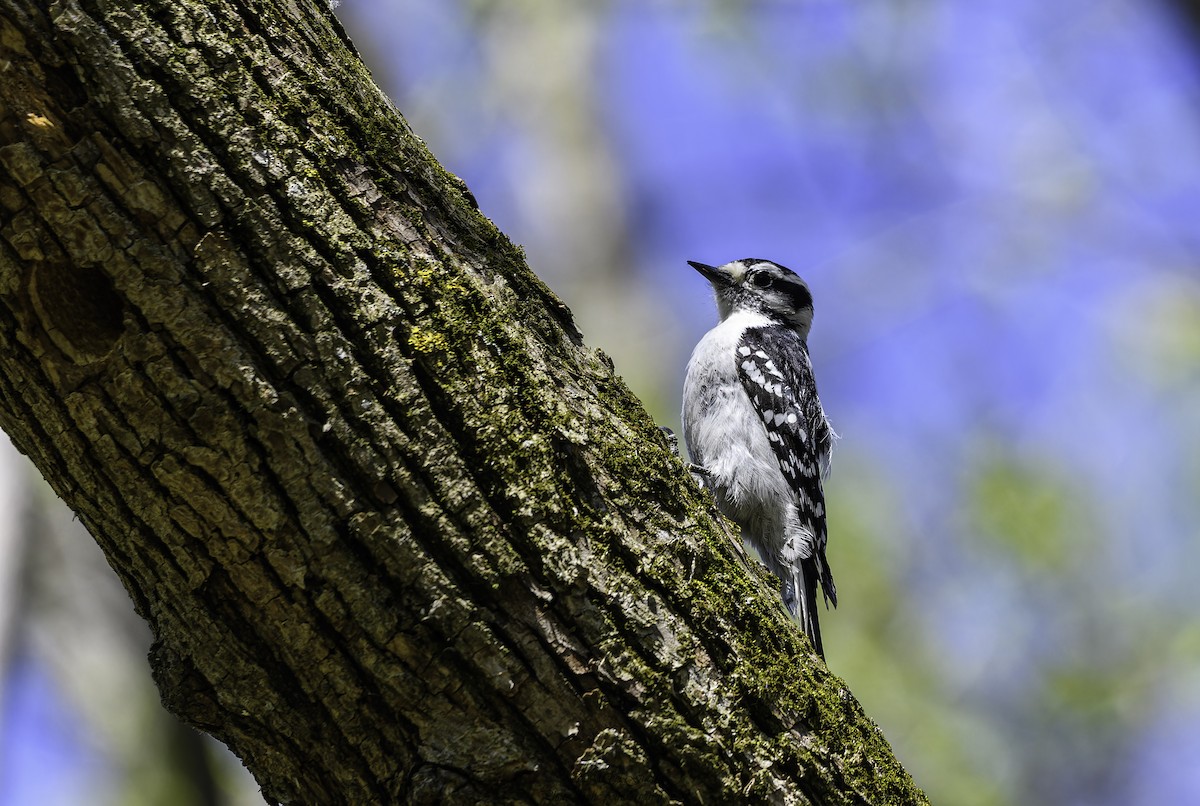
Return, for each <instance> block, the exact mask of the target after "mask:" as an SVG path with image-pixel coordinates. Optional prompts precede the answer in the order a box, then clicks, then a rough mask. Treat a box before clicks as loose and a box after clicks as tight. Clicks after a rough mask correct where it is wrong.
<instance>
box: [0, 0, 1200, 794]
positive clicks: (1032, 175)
mask: <svg viewBox="0 0 1200 806" xmlns="http://www.w3.org/2000/svg"><path fill="white" fill-rule="evenodd" d="M582 5H583V4H572V3H545V4H541V5H538V4H507V5H506V4H500V3H489V2H470V3H468V2H448V1H447V0H403V1H398V0H346V2H345V3H343V4H342V5H341V6H339V7H338V9H337V13H338V15H339V16H340V17H341V18H342V19H343V20H344V22H345V23H346V25H347V27H348V29H349V31H350V34H351V36H352V38H353V39H354V41H355V43H356V45H357V46H358V47H359V48H360V50H361V52H362V53H363V55H364V57H365V58H366V60H367V62H368V64H369V65H371V67H372V69H373V71H374V73H375V75H376V78H377V79H378V80H379V82H380V83H381V84H382V85H383V86H384V88H385V90H386V91H387V92H388V93H389V94H390V95H391V96H392V97H393V98H394V99H395V101H396V104H397V106H398V107H399V108H400V109H401V110H402V111H403V112H404V113H405V115H406V117H407V118H408V120H409V122H410V123H411V124H412V126H413V128H414V129H415V130H416V131H417V132H418V133H419V134H421V135H422V136H423V137H425V138H426V140H427V141H428V142H429V144H430V147H431V148H432V150H433V151H434V153H435V154H436V155H437V156H438V157H439V158H440V159H441V160H442V161H443V163H444V164H445V165H446V166H447V167H448V168H449V169H450V170H452V171H454V172H455V173H457V174H459V175H460V176H462V177H463V178H464V179H465V180H466V182H467V183H468V185H469V186H470V187H471V189H472V191H473V192H474V194H475V196H476V197H477V198H478V200H479V202H480V206H481V208H482V210H483V211H484V212H485V213H486V214H487V215H488V216H490V217H491V218H492V219H493V220H495V221H496V222H497V224H498V225H499V226H500V227H501V228H502V229H503V230H504V231H505V232H507V233H508V234H509V236H510V237H512V238H513V240H515V241H517V242H519V243H522V244H523V245H524V246H525V248H526V250H527V253H528V255H529V259H530V264H531V266H532V267H533V269H534V270H535V271H536V272H538V273H539V274H540V275H541V276H542V277H543V278H545V279H546V280H547V282H548V283H549V284H550V285H551V286H552V287H553V288H554V289H555V290H556V291H558V293H559V294H560V295H561V296H562V297H563V298H564V299H565V301H566V302H567V303H568V304H569V305H570V306H571V307H572V309H573V310H574V311H575V312H576V315H577V317H578V319H579V320H580V322H581V323H582V324H583V327H584V330H585V334H586V337H587V340H588V342H589V343H590V344H591V345H592V346H597V347H601V348H603V349H605V350H606V351H607V352H609V353H610V354H611V355H613V356H614V359H615V361H616V366H617V369H618V370H619V371H620V372H622V374H624V375H625V377H626V379H627V381H628V382H629V384H630V386H631V387H632V388H633V390H634V391H635V392H636V393H637V394H638V395H639V396H641V397H642V398H643V399H644V400H645V401H646V402H647V405H648V407H649V408H650V409H651V411H652V413H653V414H654V416H655V417H656V418H657V419H658V420H659V421H660V422H662V423H664V424H668V425H677V422H678V414H677V409H678V405H677V401H678V397H679V391H680V387H681V384H682V372H683V366H684V364H685V362H686V359H687V354H688V350H689V349H690V345H691V344H692V343H694V342H695V340H696V339H698V338H699V336H700V335H701V333H702V332H703V331H704V330H705V329H707V328H708V327H709V326H710V325H711V323H712V321H713V311H712V305H711V301H710V299H709V295H708V292H707V290H706V288H705V286H704V283H703V282H702V281H701V280H700V278H698V277H697V276H695V275H694V274H693V273H692V272H690V270H689V269H688V268H687V266H686V264H685V262H684V261H685V260H687V259H695V260H702V261H706V262H711V263H719V262H724V261H727V260H731V259H734V258H739V257H767V258H771V259H774V260H777V261H779V262H781V263H784V264H786V265H788V266H791V267H792V268H794V269H796V270H797V271H798V272H800V273H801V274H802V275H804V276H805V277H806V279H808V281H809V283H810V285H811V286H812V288H813V291H814V295H815V297H816V309H817V318H816V323H815V326H814V331H813V335H812V338H811V340H810V344H811V349H812V353H813V356H814V361H815V363H816V366H817V371H818V378H819V381H820V383H821V388H822V398H823V400H824V401H825V406H826V409H827V410H828V411H829V413H830V415H831V417H832V419H833V421H834V424H835V426H836V427H837V428H838V430H839V431H840V432H841V433H842V436H843V439H842V441H841V443H840V445H839V448H838V452H837V454H836V456H835V466H834V473H833V476H832V478H831V480H830V481H829V483H828V485H827V486H828V488H829V495H830V507H831V516H830V517H831V545H830V557H831V563H832V564H833V568H834V570H835V572H836V573H837V574H838V586H839V592H840V593H841V595H842V597H841V598H842V602H843V605H842V607H841V609H839V610H838V611H836V612H833V613H830V614H829V615H827V616H826V617H825V619H824V623H825V625H826V626H825V633H826V640H827V653H828V656H829V663H830V666H831V668H832V669H833V670H834V671H835V672H836V673H838V674H839V675H841V676H842V677H844V679H845V680H846V681H847V683H848V684H849V686H850V688H851V689H852V690H853V691H854V693H855V694H856V696H858V697H859V699H860V700H862V702H863V703H864V705H865V706H866V708H867V710H868V712H869V713H870V714H871V715H872V716H873V717H874V718H875V719H876V720H877V721H878V722H879V723H880V725H881V727H882V728H883V730H884V732H885V734H886V735H887V736H888V738H889V739H890V740H891V742H892V744H893V746H894V748H895V750H896V752H897V754H898V756H899V757H900V758H901V760H902V761H903V762H904V763H905V764H906V766H907V767H908V768H909V770H910V771H911V772H912V773H913V775H914V777H915V778H916V780H917V782H918V784H919V785H921V786H922V787H923V788H925V789H926V791H927V792H928V794H929V795H930V797H931V799H932V800H933V802H935V803H944V804H951V803H953V804H967V805H968V806H971V805H978V806H985V805H989V806H990V805H991V804H1019V803H1056V804H1081V805H1082V804H1152V803H1153V804H1159V803H1180V804H1182V803H1194V802H1200V772H1197V771H1198V770H1200V619H1198V617H1197V614H1198V612H1200V611H1198V606H1200V591H1198V588H1197V586H1196V584H1195V583H1194V581H1193V579H1194V577H1195V576H1196V573H1197V570H1198V569H1200V562H1198V560H1200V557H1198V556H1197V541H1196V532H1197V524H1200V503H1198V500H1200V499H1198V496H1197V492H1198V490H1200V458H1198V457H1200V228H1198V226H1197V222H1200V106H1198V104H1197V102H1198V101H1200V82H1198V74H1197V65H1198V64H1200V60H1198V59H1197V58H1196V53H1197V51H1196V45H1195V44H1194V42H1193V41H1192V40H1191V39H1190V38H1189V35H1188V34H1189V33H1190V32H1189V31H1188V30H1187V29H1186V28H1184V27H1183V26H1182V25H1181V24H1180V21H1179V19H1178V18H1176V17H1175V16H1173V13H1172V11H1171V9H1170V7H1169V6H1168V5H1167V4H1166V3H1165V2H1163V3H1155V2H1133V1H1132V0H1130V1H1128V2H1121V1H1116V0H1092V1H1091V2H1084V0H1059V2H1056V3H1046V2H1042V1H1040V0H979V2H975V3H971V4H963V3H951V2H947V1H946V0H923V1H917V0H913V1H911V2H893V3H862V4H850V3H844V2H832V1H826V0H810V1H809V2H799V1H797V2H782V1H779V2H759V3H749V4H735V3H721V2H710V3H697V4H682V3H668V2H659V3H648V4H642V3H632V2H610V3H605V4H594V7H592V8H586V9H585V8H582V7H580V6H582ZM36 679H37V678H36V675H34V676H31V675H30V674H28V673H26V672H25V671H22V674H20V675H16V676H15V677H14V678H13V679H11V680H10V681H9V684H8V686H9V694H8V697H7V699H6V702H7V703H8V704H7V705H6V715H7V718H6V720H5V723H4V724H5V726H6V728H5V736H4V737H3V741H4V742H5V744H4V747H5V748H7V749H6V750H5V755H6V758H11V757H12V749H11V748H12V747H14V746H15V744H14V743H16V744H19V743H22V742H26V741H28V742H33V741H35V737H33V735H32V734H24V733H21V731H23V730H30V729H31V728H30V725H29V720H23V719H22V718H21V714H22V713H25V711H23V710H22V708H23V707H24V708H25V710H26V711H27V710H28V708H27V707H25V706H21V707H18V706H17V705H14V703H21V702H25V701H26V699H27V698H32V697H33V695H34V694H36V693H37V692H39V691H43V690H44V689H45V686H42V685H41V684H38V683H37V682H36ZM23 686H24V687H26V688H21V687H23ZM14 687H16V688H14ZM14 692H16V693H14ZM38 736H40V737H42V738H41V739H39V741H50V740H51V739H53V736H47V734H45V733H44V732H43V733H41V734H38ZM80 752H81V753H83V754H84V755H83V756H81V757H86V758H91V756H90V755H88V751H86V750H83V749H81V750H80ZM6 765H10V762H7V761H6ZM10 768H11V767H10V766H6V767H5V771H6V773H7V771H8V769H10ZM19 778H20V776H16V778H13V777H10V776H9V775H7V774H6V775H5V776H4V778H3V779H0V804H13V803H22V802H33V801H29V800H24V801H23V800H22V799H21V797H20V796H17V795H14V794H13V793H14V792H17V791H22V790H17V789H14V788H13V787H14V784H12V783H10V782H11V781H13V780H17V779H19ZM14 798H15V799H14ZM38 802H48V801H38ZM59 802H64V801H59Z"/></svg>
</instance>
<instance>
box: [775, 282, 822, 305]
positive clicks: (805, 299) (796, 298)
mask: <svg viewBox="0 0 1200 806" xmlns="http://www.w3.org/2000/svg"><path fill="white" fill-rule="evenodd" d="M775 288H776V289H777V290H778V291H780V293H783V294H786V295H787V296H788V298H789V299H790V300H791V302H792V305H793V307H794V308H795V310H797V311H801V310H804V309H805V308H811V307H812V304H813V298H812V292H810V291H809V290H808V289H807V288H806V287H805V286H804V284H803V283H802V282H800V278H798V277H797V278H796V279H794V280H793V279H792V278H791V277H786V278H783V279H780V280H776V281H775Z"/></svg>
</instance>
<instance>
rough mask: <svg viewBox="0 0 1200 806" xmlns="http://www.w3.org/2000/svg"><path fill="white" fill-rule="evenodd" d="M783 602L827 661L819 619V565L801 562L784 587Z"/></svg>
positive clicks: (806, 561) (822, 657) (808, 561)
mask: <svg viewBox="0 0 1200 806" xmlns="http://www.w3.org/2000/svg"><path fill="white" fill-rule="evenodd" d="M783 601H784V603H785V604H787V608H788V610H790V611H791V613H792V616H793V617H794V618H795V619H796V621H797V622H798V623H799V624H800V627H801V628H802V629H803V630H804V632H805V634H806V635H808V640H809V641H812V645H813V649H815V650H817V654H818V655H820V656H821V660H824V659H825V648H824V647H823V646H822V645H821V622H820V621H819V620H818V618H817V564H816V562H814V561H813V560H811V559H809V560H801V561H800V568H799V570H798V571H796V570H793V571H792V578H791V580H790V581H789V582H788V584H787V585H785V586H784V592H783Z"/></svg>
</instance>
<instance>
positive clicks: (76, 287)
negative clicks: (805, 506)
mask: <svg viewBox="0 0 1200 806" xmlns="http://www.w3.org/2000/svg"><path fill="white" fill-rule="evenodd" d="M0 71H2V72H0V214H2V216H3V217H2V219H0V426H2V427H3V428H4V429H5V430H6V431H7V432H8V433H9V434H10V435H11V437H12V439H13V441H14V443H15V444H16V445H17V446H18V447H19V448H20V449H21V450H22V451H23V452H24V453H26V454H27V455H29V456H30V457H31V458H32V459H33V461H34V463H35V464H36V465H37V466H38V468H39V469H40V470H41V472H42V473H43V474H44V475H45V477H46V478H47V479H48V480H49V482H50V484H51V485H52V486H53V487H54V489H55V490H56V491H57V492H58V494H59V495H61V496H62V497H63V499H65V500H66V502H67V503H68V504H69V505H70V506H71V507H72V508H73V509H74V510H75V511H76V512H77V513H78V515H79V517H80V519H81V520H82V521H83V522H84V523H85V524H86V525H87V527H88V529H89V530H90V531H91V533H92V534H93V535H94V536H95V538H96V540H97V541H98V542H99V543H100V545H101V546H102V547H103V549H104V551H105V553H106V554H107V556H108V559H109V562H110V563H111V565H112V566H113V568H114V570H115V571H116V572H117V574H119V575H120V577H121V579H122V581H123V582H124V585H125V587H126V588H127V590H128V591H129V594H130V596H131V597H132V599H133V602H134V606H135V607H136V609H137V611H138V612H139V613H140V614H141V615H142V616H143V617H145V618H146V619H147V620H148V621H149V623H150V624H151V626H152V627H153V630H154V633H155V636H156V641H155V646H154V649H153V651H152V653H151V666H152V668H153V673H154V675H155V679H156V681H157V683H158V685H159V688H160V689H161V691H162V696H163V701H164V703H165V704H166V705H167V707H168V708H170V709H171V710H172V711H173V712H175V713H176V714H178V715H179V716H180V717H182V718H183V719H184V720H186V721H188V722H189V723H191V724H193V725H196V726H198V727H200V728H202V729H203V730H206V731H208V732H210V733H212V734H213V735H215V736H217V737H218V738H220V739H221V740H222V741H224V742H225V743H226V744H228V745H229V746H230V747H231V748H233V750H234V751H235V752H236V753H237V754H238V755H239V756H240V757H241V758H242V759H243V760H244V761H245V763H246V765H247V767H249V769H250V770H251V771H252V772H253V773H254V775H255V777H256V778H257V780H258V781H259V783H260V784H261V786H262V788H263V793H264V795H265V796H266V797H267V798H268V799H269V800H274V801H281V802H294V803H355V804H363V803H392V802H404V801H408V802H439V801H444V802H529V803H570V802H579V803H624V802H630V803H632V802H637V803H654V802H668V801H679V802H694V803H701V802H703V803H729V802H736V801H741V800H746V801H750V802H757V801H774V802H781V803H822V804H824V803H830V804H833V803H837V804H841V803H856V804H860V803H874V804H884V803H886V804H901V803H921V802H924V797H923V796H922V795H921V794H920V792H919V791H918V790H917V789H916V788H915V786H914V785H913V783H912V781H911V780H910V778H909V777H908V775H907V774H906V773H905V772H904V771H903V770H902V769H901V767H900V766H899V764H898V763H897V762H896V760H895V759H894V757H893V756H892V754H891V751H890V749H889V748H888V746H887V743H886V742H885V740H884V739H883V737H882V736H881V734H880V733H879V731H878V729H877V728H876V726H875V725H874V724H873V723H872V722H871V721H870V720H869V719H867V718H866V717H865V716H864V714H863V713H862V710H861V709H860V707H859V705H858V703H857V702H856V701H855V700H854V698H853V697H852V696H851V695H850V692H849V691H847V690H846V689H845V687H844V686H843V684H842V683H841V682H840V681H839V680H838V679H837V678H836V677H834V676H832V675H831V674H830V673H829V672H828V671H827V669H826V668H825V666H824V665H823V664H822V663H820V662H819V661H818V660H817V659H816V658H815V657H814V656H813V654H812V653H811V651H810V648H809V647H808V645H807V644H806V643H804V640H803V638H802V637H800V634H799V633H798V632H797V631H796V629H795V628H794V627H793V626H792V625H791V624H790V623H789V622H788V621H787V619H786V617H785V616H784V615H783V613H782V610H781V608H780V607H779V606H778V603H777V599H776V597H775V595H774V593H773V592H772V591H771V590H770V588H769V586H767V585H766V584H764V582H763V581H762V579H760V578H759V577H757V576H756V572H755V571H753V570H751V569H748V568H747V566H746V564H745V562H744V560H742V559H740V558H739V557H738V554H737V551H736V549H735V547H734V545H733V542H732V541H731V540H730V538H729V535H728V533H727V532H726V531H725V528H726V527H725V526H724V525H723V524H722V523H721V521H720V520H719V518H716V517H715V516H714V512H713V510H712V507H711V504H710V502H709V501H707V500H706V498H705V496H704V494H703V493H702V492H701V491H699V490H698V489H697V488H696V487H695V486H694V484H692V482H691V480H690V479H689V478H688V476H687V474H686V473H685V471H684V470H683V468H682V466H681V465H680V463H679V462H678V461H677V460H675V459H674V458H672V457H671V456H670V454H669V453H668V452H667V450H666V449H665V447H664V445H663V442H662V440H661V438H660V436H659V435H658V433H657V431H656V429H655V427H654V423H652V422H651V421H650V419H649V418H648V417H647V415H646V414H645V412H644V411H643V410H642V409H641V407H640V406H639V405H638V403H637V401H636V400H635V399H634V398H633V397H632V396H631V395H630V393H629V391H628V390H627V389H626V388H625V387H624V385H623V384H622V383H621V381H620V380H619V379H618V378H617V377H616V376H615V375H614V373H613V371H612V367H611V365H610V363H609V362H607V361H606V359H605V358H604V356H603V355H602V354H600V353H598V352H596V351H592V350H589V349H587V348H585V347H584V346H583V345H582V342H581V339H580V336H579V334H578V333H577V332H576V330H575V328H574V326H573V325H572V322H571V317H570V314H569V312H568V311H567V310H566V309H565V308H564V307H563V305H562V304H561V303H560V302H559V301H558V300H557V299H555V297H554V296H553V295H552V294H551V293H550V292H549V291H548V290H547V289H546V288H545V287H544V286H543V285H542V284H541V283H540V282H539V281H538V280H537V279H536V278H535V277H534V276H533V275H532V274H531V273H530V272H529V271H528V269H527V268H526V266H525V264H524V262H523V259H522V256H521V253H520V251H519V250H518V249H517V248H515V247H514V246H513V245H512V244H511V243H510V242H509V241H508V240H506V239H505V238H504V236H503V235H501V234H500V233H499V232H498V231H497V230H496V229H495V228H494V227H493V226H492V224H491V223H490V222H489V221H488V220H487V219H485V218H484V217H483V216H482V215H480V214H479V213H478V212H477V211H476V210H475V209H474V207H473V204H472V202H471V197H470V195H469V193H468V192H467V191H466V190H465V188H463V187H462V185H461V183H460V182H458V181H457V180H456V179H455V178H454V177H453V176H451V175H449V174H447V173H446V172H445V171H444V170H443V169H442V168H441V167H440V166H439V165H438V164H437V163H436V162H435V161H434V159H433V158H432V157H431V156H430V155H429V153H428V152H427V151H426V149H425V148H424V146H423V145H422V143H421V142H420V141H419V140H418V139H417V138H416V137H415V136H414V135H413V134H412V132H411V131H409V130H408V128H407V127H406V126H405V123H404V121H403V120H402V119H401V117H400V116H399V114H398V113H397V112H396V110H395V109H394V108H393V107H392V106H391V105H390V104H389V102H388V101H387V100H386V99H385V98H384V97H383V96H382V95H381V94H380V92H379V90H378V89H377V88H376V87H375V86H374V85H373V84H372V82H371V80H370V77H369V75H368V73H367V71H366V69H365V68H364V67H363V65H362V64H361V62H360V61H359V59H358V58H357V56H356V55H355V54H354V52H353V49H352V48H351V47H350V45H349V43H348V42H347V41H346V40H345V38H344V36H343V35H342V33H341V29H340V27H339V26H338V24H337V22H336V21H335V20H334V18H333V17H332V15H331V14H330V12H329V10H328V8H326V7H325V5H324V4H322V3H317V2H315V0H255V2H253V3H250V2H234V1H233V0H140V1H135V0H52V1H51V2H48V1H47V0H0Z"/></svg>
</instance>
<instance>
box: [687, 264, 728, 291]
mask: <svg viewBox="0 0 1200 806" xmlns="http://www.w3.org/2000/svg"><path fill="white" fill-rule="evenodd" d="M688 265H689V266H691V267H692V268H693V269H695V270H696V271H698V272H700V273H701V274H703V275H704V278H705V279H706V280H708V281H709V282H710V283H712V284H713V286H715V287H717V288H723V287H725V286H731V285H733V283H734V277H733V275H732V274H731V273H730V272H729V271H727V270H726V269H725V267H723V266H709V265H708V264H707V263H697V262H696V261H694V260H689V261H688Z"/></svg>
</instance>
